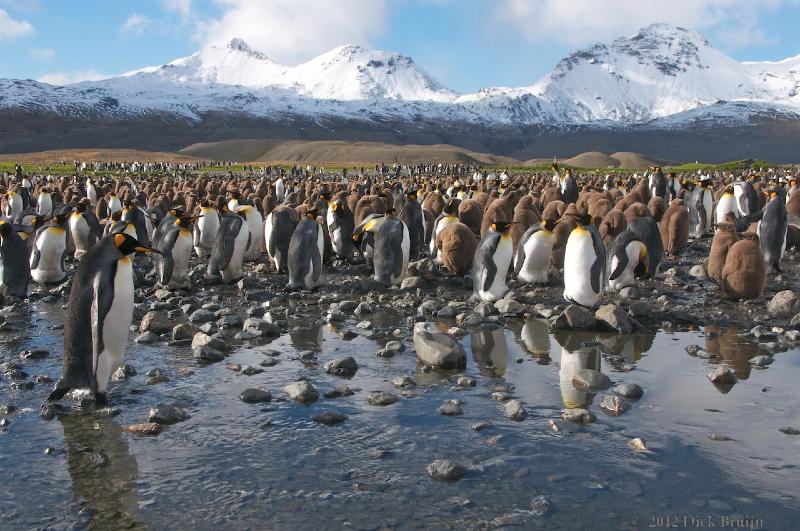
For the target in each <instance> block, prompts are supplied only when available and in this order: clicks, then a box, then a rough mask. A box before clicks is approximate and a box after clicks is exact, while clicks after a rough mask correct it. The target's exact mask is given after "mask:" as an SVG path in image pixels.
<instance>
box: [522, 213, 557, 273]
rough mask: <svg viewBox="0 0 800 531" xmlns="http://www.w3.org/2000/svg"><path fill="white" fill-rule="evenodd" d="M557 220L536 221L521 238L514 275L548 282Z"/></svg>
mask: <svg viewBox="0 0 800 531" xmlns="http://www.w3.org/2000/svg"><path fill="white" fill-rule="evenodd" d="M557 223H558V221H557V220H554V219H546V220H544V221H543V222H542V223H536V224H535V225H533V226H532V227H530V228H529V229H528V230H526V231H525V233H524V234H523V235H522V237H521V238H520V239H519V243H518V244H517V254H516V257H515V258H514V275H515V276H516V277H517V278H519V279H520V280H521V281H523V282H528V283H534V284H547V282H548V280H549V273H550V256H551V255H552V254H553V242H554V241H555V238H554V236H553V229H555V227H556V224H557Z"/></svg>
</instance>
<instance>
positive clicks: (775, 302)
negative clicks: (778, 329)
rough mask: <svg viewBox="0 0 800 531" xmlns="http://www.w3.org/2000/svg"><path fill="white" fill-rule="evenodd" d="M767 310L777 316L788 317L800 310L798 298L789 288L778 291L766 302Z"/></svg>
mask: <svg viewBox="0 0 800 531" xmlns="http://www.w3.org/2000/svg"><path fill="white" fill-rule="evenodd" d="M767 311H768V312H769V313H770V314H771V315H774V316H777V317H788V316H789V315H795V314H796V313H797V312H798V311H800V299H798V297H797V295H796V294H795V293H794V292H793V291H791V290H788V289H787V290H784V291H779V292H778V293H776V294H775V296H774V297H772V299H771V300H770V301H769V303H768V304H767Z"/></svg>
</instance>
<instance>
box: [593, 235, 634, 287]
mask: <svg viewBox="0 0 800 531" xmlns="http://www.w3.org/2000/svg"><path fill="white" fill-rule="evenodd" d="M626 247H627V244H626V245H619V246H618V247H617V248H616V249H615V250H614V254H613V255H612V256H616V257H617V267H615V268H614V270H613V271H612V272H611V274H610V275H608V280H616V279H618V278H619V276H620V275H621V274H622V272H623V271H625V268H626V267H628V253H627V252H626V249H625V248H626ZM593 267H594V266H593ZM592 274H593V275H594V273H592ZM592 279H594V277H592ZM592 287H594V284H592Z"/></svg>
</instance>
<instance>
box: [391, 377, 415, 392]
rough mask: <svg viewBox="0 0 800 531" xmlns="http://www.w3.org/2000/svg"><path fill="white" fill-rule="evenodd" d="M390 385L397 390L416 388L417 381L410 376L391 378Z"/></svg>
mask: <svg viewBox="0 0 800 531" xmlns="http://www.w3.org/2000/svg"><path fill="white" fill-rule="evenodd" d="M392 385H394V386H395V387H397V388H398V389H408V388H410V387H416V386H417V381H416V380H414V378H411V377H410V376H395V377H394V378H392Z"/></svg>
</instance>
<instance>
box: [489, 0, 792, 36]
mask: <svg viewBox="0 0 800 531" xmlns="http://www.w3.org/2000/svg"><path fill="white" fill-rule="evenodd" d="M789 3H797V0H669V1H668V2H645V1H642V0H569V1H565V0H502V2H500V3H499V4H498V6H499V8H498V15H499V19H500V21H501V22H502V23H503V24H505V25H510V26H512V27H514V28H516V29H517V30H520V31H522V32H523V33H524V34H525V35H526V36H527V37H529V38H530V39H532V40H556V41H559V42H563V43H566V44H569V45H581V44H586V43H594V42H597V41H600V40H607V39H610V38H614V37H618V36H620V35H625V34H631V33H634V32H636V31H637V30H638V29H640V28H642V27H643V26H646V25H648V24H652V23H654V22H667V23H670V24H675V25H676V26H682V27H687V28H696V29H709V28H714V29H717V30H720V34H722V35H727V36H728V37H729V39H728V42H729V43H731V44H737V45H738V46H743V45H748V44H754V43H758V42H759V41H762V40H763V39H762V37H763V33H762V32H761V29H760V28H759V27H758V17H759V14H760V13H763V11H765V10H771V9H776V8H778V7H780V6H781V5H784V4H789Z"/></svg>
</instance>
